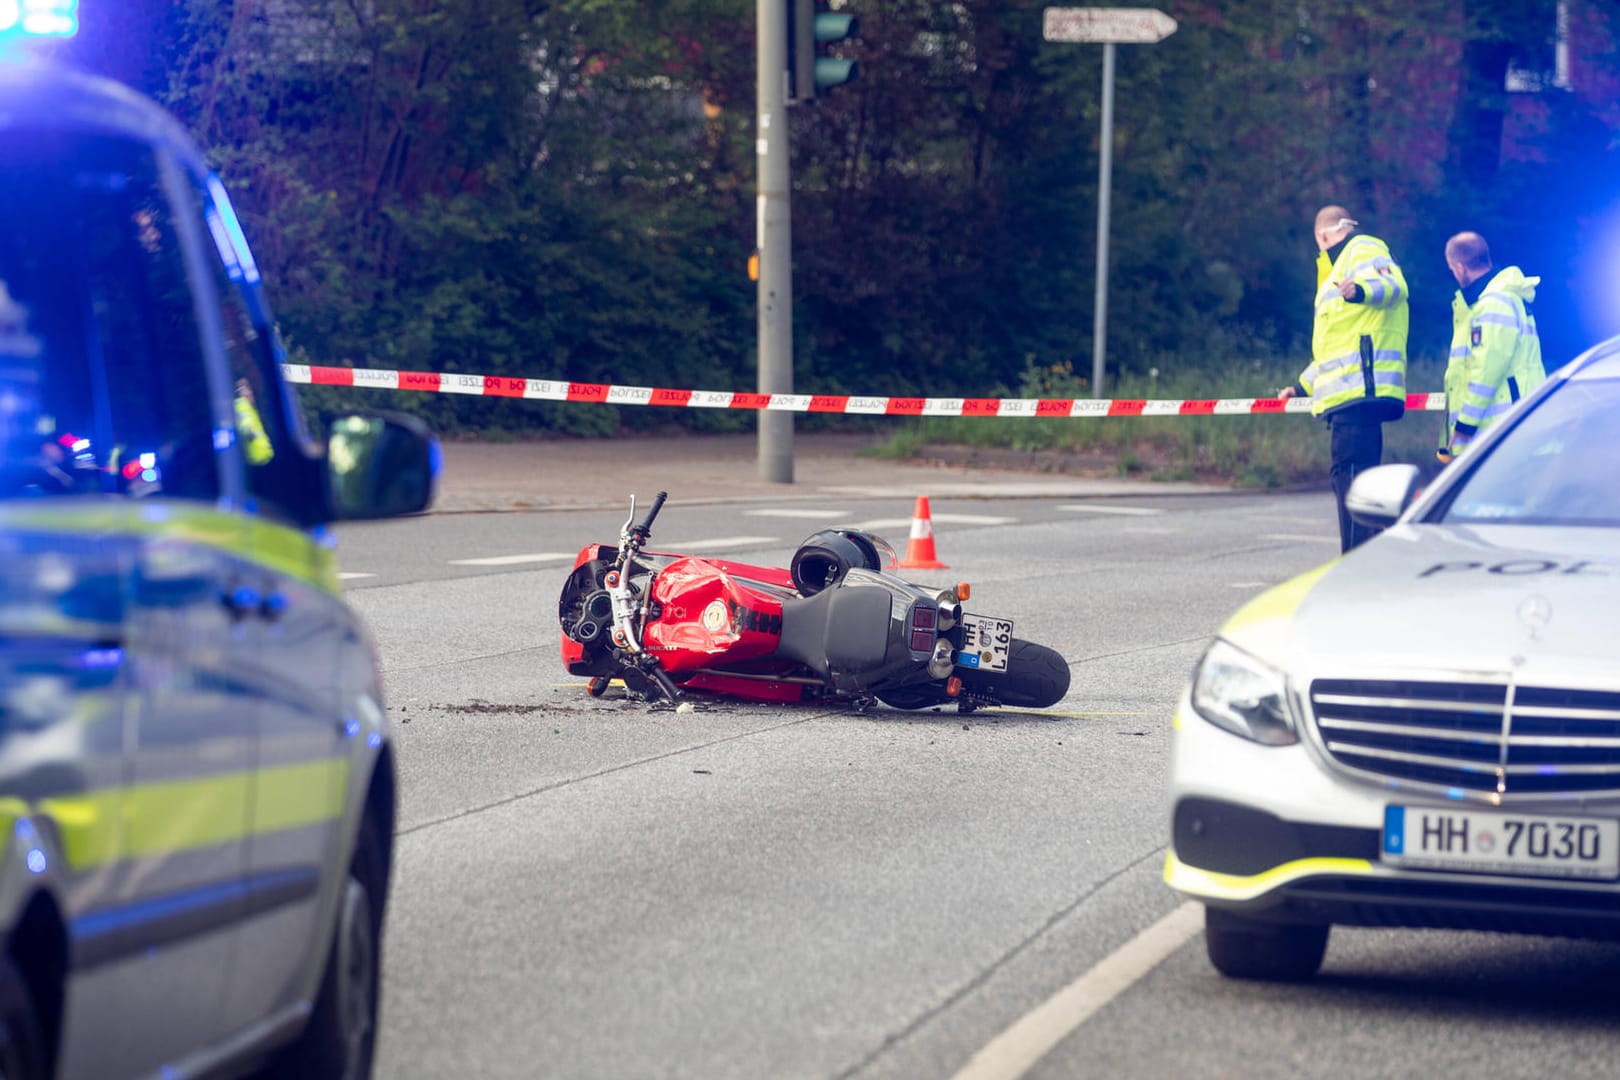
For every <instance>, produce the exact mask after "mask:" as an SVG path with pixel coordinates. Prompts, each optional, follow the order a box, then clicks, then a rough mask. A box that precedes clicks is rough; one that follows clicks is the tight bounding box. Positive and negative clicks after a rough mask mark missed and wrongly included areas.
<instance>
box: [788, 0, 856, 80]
mask: <svg viewBox="0 0 1620 1080" xmlns="http://www.w3.org/2000/svg"><path fill="white" fill-rule="evenodd" d="M787 3H789V4H791V5H792V10H791V15H792V17H791V18H790V19H788V100H789V101H792V102H804V101H813V100H814V99H815V98H816V96H817V95H819V94H821V93H822V92H824V91H826V90H830V89H832V88H833V87H835V86H843V85H844V84H845V83H848V82H854V81H855V76H856V74H857V73H858V72H857V68H856V65H855V61H853V60H845V59H842V58H840V57H836V56H830V55H828V54H827V46H828V45H831V44H832V43H833V42H835V41H848V40H850V39H852V38H854V37H855V36H856V35H857V34H859V32H860V21H859V20H858V19H856V18H855V16H853V15H848V14H845V13H843V12H837V11H824V10H820V7H821V5H820V4H819V3H818V0H787Z"/></svg>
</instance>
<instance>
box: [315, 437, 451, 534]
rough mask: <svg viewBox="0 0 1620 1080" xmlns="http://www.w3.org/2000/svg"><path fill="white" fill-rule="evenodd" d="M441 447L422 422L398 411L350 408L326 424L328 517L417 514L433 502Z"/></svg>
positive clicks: (354, 518) (362, 518) (360, 518)
mask: <svg viewBox="0 0 1620 1080" xmlns="http://www.w3.org/2000/svg"><path fill="white" fill-rule="evenodd" d="M442 463H443V452H442V451H441V450H440V447H439V440H438V439H437V438H436V437H434V435H433V433H432V432H431V431H429V430H428V427H427V425H426V424H424V423H422V421H420V420H418V419H416V418H415V417H414V416H406V415H403V414H399V413H353V414H350V415H346V416H339V417H336V418H334V419H333V420H332V422H331V423H330V424H329V425H328V427H327V437H326V476H327V490H328V491H329V492H330V493H331V495H330V499H331V502H330V508H331V518H332V520H333V521H368V520H372V519H375V518H389V517H400V516H403V515H405V514H419V513H421V512H422V511H424V510H426V509H427V508H428V507H429V506H430V505H431V504H432V502H433V495H434V492H435V490H436V488H437V486H438V481H439V471H440V468H441V466H442Z"/></svg>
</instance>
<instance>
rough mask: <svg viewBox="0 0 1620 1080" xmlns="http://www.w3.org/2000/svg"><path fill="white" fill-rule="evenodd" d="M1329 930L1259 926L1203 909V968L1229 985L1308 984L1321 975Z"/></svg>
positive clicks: (1304, 925)
mask: <svg viewBox="0 0 1620 1080" xmlns="http://www.w3.org/2000/svg"><path fill="white" fill-rule="evenodd" d="M1332 929H1333V927H1332V926H1330V925H1324V924H1321V923H1278V922H1264V921H1262V920H1260V919H1251V918H1247V917H1245V916H1242V915H1237V914H1234V913H1233V912H1230V911H1222V910H1221V909H1219V908H1205V909H1204V947H1205V949H1206V950H1207V951H1208V952H1209V962H1210V963H1211V964H1213V965H1214V966H1215V970H1216V971H1219V972H1220V973H1221V974H1222V975H1225V976H1226V977H1227V978H1231V979H1259V980H1264V981H1269V982H1298V981H1302V980H1304V979H1309V978H1310V977H1311V976H1313V975H1315V974H1316V973H1317V972H1318V971H1319V970H1321V967H1322V958H1323V957H1324V956H1326V955H1327V943H1328V933H1329V931H1331V930H1332Z"/></svg>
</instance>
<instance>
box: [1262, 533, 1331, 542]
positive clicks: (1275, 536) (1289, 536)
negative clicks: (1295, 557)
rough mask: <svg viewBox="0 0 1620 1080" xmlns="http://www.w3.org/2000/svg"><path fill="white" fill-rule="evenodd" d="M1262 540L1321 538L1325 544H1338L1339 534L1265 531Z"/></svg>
mask: <svg viewBox="0 0 1620 1080" xmlns="http://www.w3.org/2000/svg"><path fill="white" fill-rule="evenodd" d="M1260 539H1262V540H1320V541H1321V542H1322V543H1324V544H1337V543H1338V542H1339V538H1338V537H1337V536H1328V535H1326V534H1324V533H1264V534H1262V535H1261V537H1260Z"/></svg>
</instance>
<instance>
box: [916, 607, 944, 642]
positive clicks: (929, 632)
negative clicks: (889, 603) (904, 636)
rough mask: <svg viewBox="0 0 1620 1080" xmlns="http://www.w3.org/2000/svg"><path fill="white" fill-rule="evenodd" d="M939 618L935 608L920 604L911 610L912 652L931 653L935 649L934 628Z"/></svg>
mask: <svg viewBox="0 0 1620 1080" xmlns="http://www.w3.org/2000/svg"><path fill="white" fill-rule="evenodd" d="M937 621H938V616H937V614H936V612H935V611H934V609H933V608H931V607H925V606H924V605H922V604H918V605H917V606H916V607H914V608H912V609H911V651H912V652H929V651H931V650H932V649H933V647H934V626H935V624H936V622H937Z"/></svg>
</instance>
